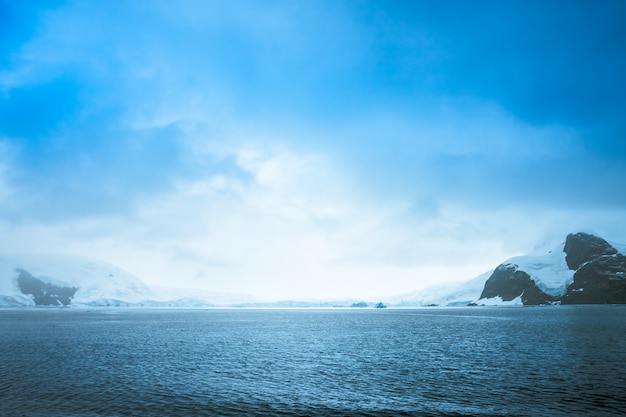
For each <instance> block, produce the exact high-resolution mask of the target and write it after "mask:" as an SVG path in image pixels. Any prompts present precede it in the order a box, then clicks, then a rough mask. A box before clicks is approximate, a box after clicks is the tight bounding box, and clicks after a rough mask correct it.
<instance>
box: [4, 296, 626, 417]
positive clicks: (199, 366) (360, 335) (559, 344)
mask: <svg viewBox="0 0 626 417" xmlns="http://www.w3.org/2000/svg"><path fill="white" fill-rule="evenodd" d="M0 349H1V358H0V361H1V362H0V415H2V416H179V415H180V416H238V415H250V416H254V415H268V416H270V415H285V416H291V415H293V416H307V415H311V416H317V415H337V416H352V415H355V416H358V415H361V416H378V415H399V416H402V415H406V416H409V415H410V416H413V415H415V416H460V415H520V416H538V415H563V416H565V415H593V416H602V415H619V414H623V413H626V307H610V306H606V307H546V308H449V309H437V308H432V309H431V308H428V309H416V310H405V309H387V310H374V309H367V310H359V309H335V310H193V311H181V310H175V311H171V310H126V309H102V310H98V309H92V310H81V309H63V310H56V309H41V310H40V309H35V310H0Z"/></svg>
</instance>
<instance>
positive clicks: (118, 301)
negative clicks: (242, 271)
mask: <svg viewBox="0 0 626 417" xmlns="http://www.w3.org/2000/svg"><path fill="white" fill-rule="evenodd" d="M251 301H254V300H253V299H252V298H251V297H250V296H246V295H239V294H226V293H217V292H208V291H198V290H191V289H189V290H186V289H171V288H156V289H152V288H150V287H148V286H147V285H146V284H145V283H144V282H143V281H141V280H140V279H139V278H137V277H135V276H134V275H132V274H130V273H129V272H127V271H124V270H123V269H121V268H119V267H117V266H115V265H112V264H109V263H106V262H102V261H98V260H94V259H88V258H79V257H71V256H61V255H12V256H0V307H22V306H36V305H47V306H51V305H58V306H67V305H72V306H149V307H207V306H223V305H231V304H235V303H242V302H251Z"/></svg>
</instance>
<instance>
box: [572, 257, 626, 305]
mask: <svg viewBox="0 0 626 417" xmlns="http://www.w3.org/2000/svg"><path fill="white" fill-rule="evenodd" d="M561 303H562V304H626V257H625V256H623V255H622V254H619V253H616V254H614V255H603V256H598V257H596V258H595V259H593V260H592V261H588V262H587V263H585V264H583V266H581V267H580V269H578V271H576V273H575V274H574V280H573V282H572V283H571V284H570V285H569V286H568V287H567V291H566V293H565V295H564V296H563V298H562V300H561Z"/></svg>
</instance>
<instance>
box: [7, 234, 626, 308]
mask: <svg viewBox="0 0 626 417" xmlns="http://www.w3.org/2000/svg"><path fill="white" fill-rule="evenodd" d="M616 246H617V247H616ZM624 249H625V247H623V246H618V245H615V244H613V245H611V244H609V243H608V242H607V241H606V240H604V239H602V238H600V237H598V236H596V235H594V234H591V233H584V232H578V233H572V234H569V235H568V236H567V237H566V239H565V242H564V243H562V244H561V245H559V246H558V247H556V248H554V249H552V250H548V251H545V252H544V253H539V254H533V255H527V256H518V257H514V258H511V259H508V260H506V261H505V262H503V263H501V264H500V265H498V266H497V267H496V268H495V269H494V270H493V271H488V272H486V273H484V274H482V275H480V276H478V277H476V278H474V279H472V280H470V281H466V282H462V283H460V284H455V285H450V284H445V285H439V286H432V287H429V288H427V289H425V290H422V291H419V292H414V293H410V294H404V295H400V296H397V297H392V298H390V299H385V300H376V301H377V302H379V303H378V304H377V303H376V302H373V301H369V302H365V301H362V300H354V299H350V300H341V301H327V302H316V301H298V300H293V301H277V302H271V303H266V302H258V301H256V300H255V299H254V298H253V297H251V296H248V295H244V294H229V293H219V292H210V291H198V290H184V289H173V288H150V287H148V286H147V285H146V284H144V283H143V282H142V281H141V280H140V279H138V278H137V277H135V276H133V275H132V274H130V273H128V272H126V271H124V270H122V269H120V268H118V267H116V266H114V265H111V264H108V263H105V262H101V261H96V260H92V259H85V258H76V257H67V256H57V255H37V256H34V255H33V256H11V257H9V256H0V307H27V306H69V305H72V306H127V307H130V306H145V307H226V306H229V307H376V306H384V305H387V306H395V307H416V306H467V305H542V304H626V256H624V253H625V250H624ZM380 301H384V304H383V303H380Z"/></svg>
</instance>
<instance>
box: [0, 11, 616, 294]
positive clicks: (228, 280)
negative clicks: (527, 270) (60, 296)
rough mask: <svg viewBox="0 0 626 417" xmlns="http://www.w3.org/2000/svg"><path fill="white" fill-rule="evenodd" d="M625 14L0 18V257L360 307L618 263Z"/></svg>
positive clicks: (15, 14)
mask: <svg viewBox="0 0 626 417" xmlns="http://www.w3.org/2000/svg"><path fill="white" fill-rule="evenodd" d="M624 21H626V2H623V1H619V0H615V1H608V0H599V1H598V0H595V1H577V0H572V1H551V2H545V1H534V0H525V1H516V0H512V1H506V2H503V1H480V0H472V1H439V2H431V1H419V0H414V1H393V0H390V1H368V0H351V1H342V0H328V1H325V0H319V1H318V0H310V1H287V0H285V1H281V0H256V1H252V0H251V1H238V0H229V1H210V0H207V1H186V0H181V1H177V2H171V1H165V0H164V1H158V0H155V1H152V0H145V1H121V0H111V1H71V0H70V1H62V0H58V1H56V0H55V1H40V0H33V1H30V2H19V1H10V0H0V40H1V42H0V236H2V240H1V241H0V253H59V254H70V255H77V256H86V257H91V258H95V259H101V260H104V261H107V262H111V263H113V264H116V265H118V266H120V267H122V268H124V269H126V270H128V271H129V272H131V273H133V274H135V275H136V276H138V277H140V278H141V279H142V280H143V281H144V282H146V283H147V284H149V285H153V286H174V287H187V288H199V289H204V290H212V291H226V292H237V293H246V294H251V295H254V296H257V297H259V298H260V299H266V300H273V299H287V298H298V299H333V298H335V299H337V298H341V297H356V298H359V297H362V298H376V297H379V296H380V297H382V296H389V295H395V294H401V293H406V292H411V291H414V290H419V289H422V288H424V287H426V286H428V285H432V284H442V283H447V282H458V281H465V280H469V279H471V278H474V277H475V276H477V275H479V274H480V273H483V272H485V271H487V270H489V269H492V268H495V266H497V265H498V264H499V263H500V262H502V261H504V260H505V259H507V258H509V257H512V256H516V255H520V254H524V253H528V252H531V251H533V250H535V249H537V248H540V247H544V246H546V245H547V246H548V247H549V246H550V245H553V246H555V245H558V244H559V243H561V242H563V241H564V239H565V236H566V235H567V233H569V232H573V231H579V230H584V231H591V232H595V233H597V234H599V235H600V236H602V237H604V238H605V239H607V240H609V241H613V242H618V243H626V192H625V190H626V188H625V185H624V184H626V77H624V74H626V25H624V24H623V22H624Z"/></svg>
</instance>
